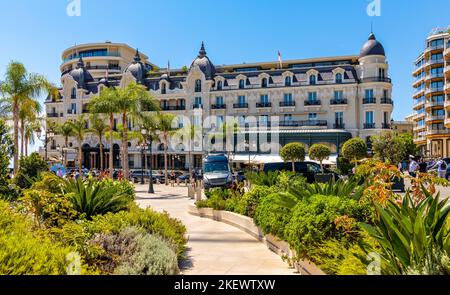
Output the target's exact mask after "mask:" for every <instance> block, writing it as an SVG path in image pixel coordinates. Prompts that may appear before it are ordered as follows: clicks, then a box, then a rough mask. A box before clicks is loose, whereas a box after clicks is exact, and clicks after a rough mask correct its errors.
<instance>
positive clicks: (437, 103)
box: [425, 100, 444, 109]
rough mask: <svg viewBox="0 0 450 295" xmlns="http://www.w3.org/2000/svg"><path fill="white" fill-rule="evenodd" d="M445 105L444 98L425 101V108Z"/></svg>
mask: <svg viewBox="0 0 450 295" xmlns="http://www.w3.org/2000/svg"><path fill="white" fill-rule="evenodd" d="M443 106H444V101H443V100H437V101H427V102H426V103H425V108H426V109H430V108H436V107H443Z"/></svg>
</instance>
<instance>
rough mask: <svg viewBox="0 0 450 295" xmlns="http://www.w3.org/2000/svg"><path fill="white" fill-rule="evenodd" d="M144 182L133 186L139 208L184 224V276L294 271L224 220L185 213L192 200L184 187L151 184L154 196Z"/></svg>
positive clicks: (263, 273)
mask: <svg viewBox="0 0 450 295" xmlns="http://www.w3.org/2000/svg"><path fill="white" fill-rule="evenodd" d="M147 187H148V186H147V185H146V186H142V185H137V186H136V191H137V202H138V204H139V205H140V206H141V207H142V208H146V207H148V206H151V207H152V208H153V209H155V210H157V211H167V212H168V213H169V214H170V215H171V216H172V217H175V218H178V219H180V220H181V221H182V222H183V223H184V224H185V225H186V227H187V234H188V237H189V242H188V252H187V256H188V258H189V259H188V261H187V262H186V264H185V265H183V266H182V271H183V273H184V274H187V275H290V274H295V270H293V269H289V268H288V266H287V264H286V263H284V262H283V261H282V260H281V258H280V257H279V256H278V255H276V254H275V253H273V252H271V251H270V250H268V249H267V247H266V246H265V245H264V244H262V243H261V242H259V241H258V240H257V239H255V238H253V237H252V236H250V235H248V234H247V233H245V232H243V231H241V230H239V229H237V228H235V227H233V226H231V225H228V224H225V223H221V222H217V221H213V220H210V219H207V218H200V217H197V216H193V215H190V214H189V213H188V205H189V204H191V203H192V202H193V201H192V200H189V199H188V198H187V197H186V196H187V188H186V187H166V186H164V185H157V186H155V191H156V194H155V195H149V194H148V193H147Z"/></svg>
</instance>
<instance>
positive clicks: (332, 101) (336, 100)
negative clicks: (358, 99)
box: [330, 98, 348, 105]
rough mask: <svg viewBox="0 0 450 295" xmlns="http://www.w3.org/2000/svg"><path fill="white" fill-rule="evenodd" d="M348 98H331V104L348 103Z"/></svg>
mask: <svg viewBox="0 0 450 295" xmlns="http://www.w3.org/2000/svg"><path fill="white" fill-rule="evenodd" d="M346 104H348V100H347V99H346V98H333V99H331V100H330V105H346Z"/></svg>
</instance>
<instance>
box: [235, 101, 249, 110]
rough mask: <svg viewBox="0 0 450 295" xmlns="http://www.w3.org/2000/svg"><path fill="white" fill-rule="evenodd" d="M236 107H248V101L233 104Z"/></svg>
mask: <svg viewBox="0 0 450 295" xmlns="http://www.w3.org/2000/svg"><path fill="white" fill-rule="evenodd" d="M233 108H234V109H248V103H244V102H238V103H234V104H233Z"/></svg>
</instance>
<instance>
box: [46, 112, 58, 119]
mask: <svg viewBox="0 0 450 295" xmlns="http://www.w3.org/2000/svg"><path fill="white" fill-rule="evenodd" d="M58 117H59V114H58V113H48V114H47V118H58Z"/></svg>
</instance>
